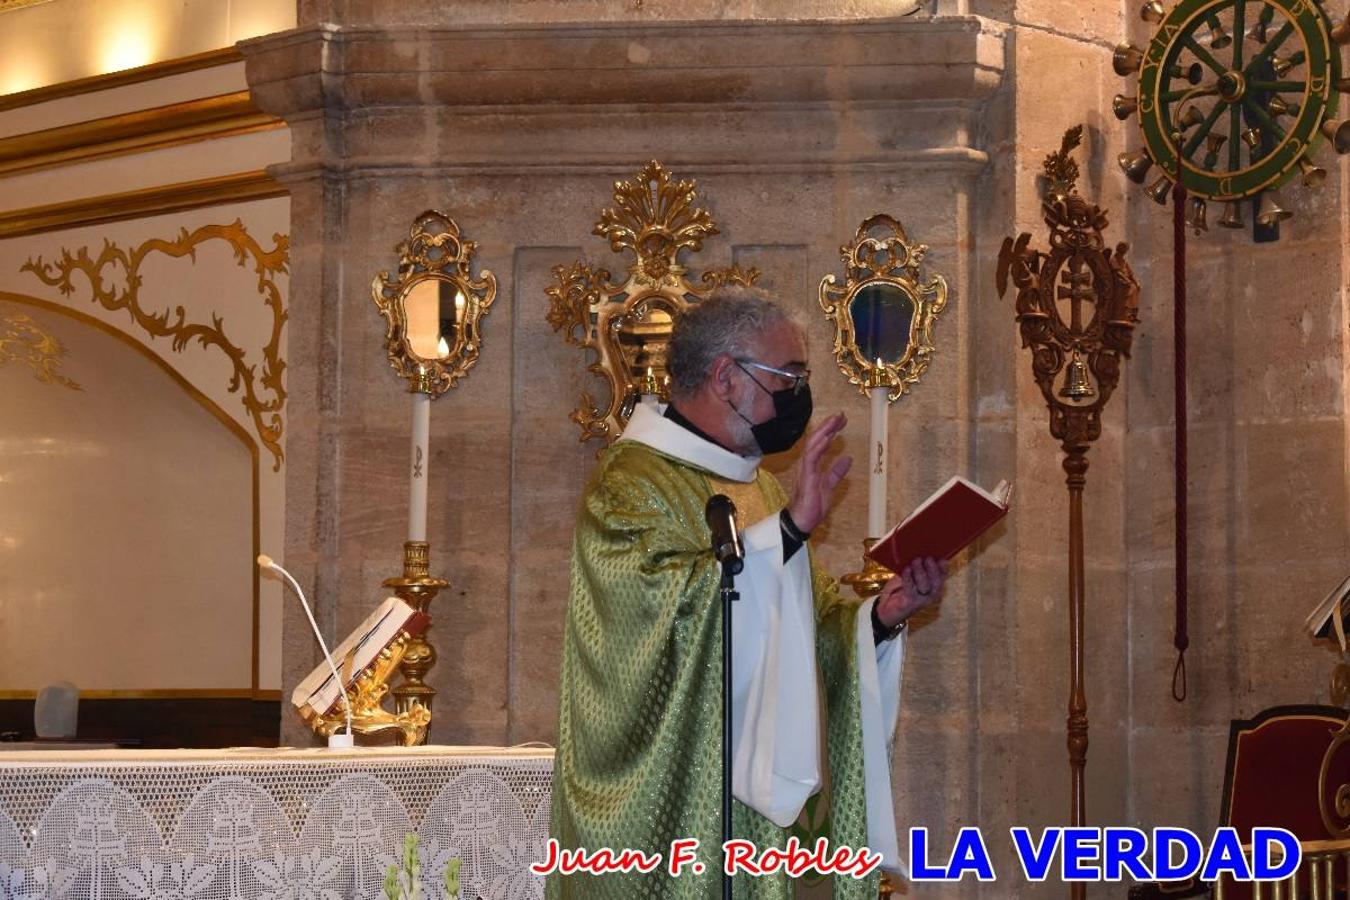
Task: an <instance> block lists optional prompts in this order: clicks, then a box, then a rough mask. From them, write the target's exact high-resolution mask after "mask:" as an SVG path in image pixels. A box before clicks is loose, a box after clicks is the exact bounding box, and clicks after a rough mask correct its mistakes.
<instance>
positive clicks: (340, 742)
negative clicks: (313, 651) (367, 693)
mask: <svg viewBox="0 0 1350 900" xmlns="http://www.w3.org/2000/svg"><path fill="white" fill-rule="evenodd" d="M258 566H259V567H260V568H263V569H267V570H270V571H272V572H276V573H277V574H278V575H280V576H281V577H283V578H285V579H286V580H287V581H289V582H290V584H291V588H292V589H293V590H294V591H295V595H296V596H297V597H299V598H300V605H301V606H303V607H304V608H305V615H306V616H309V625H310V627H311V628H313V629H314V636H315V637H316V638H318V639H319V649H321V650H323V658H324V659H325V660H327V661H328V669H329V671H331V672H332V673H333V681H334V682H336V683H337V686H338V692H339V693H340V694H342V705H343V708H344V710H345V711H346V713H347V733H346V734H336V733H334V734H330V735H329V736H328V746H329V747H354V746H356V738H355V737H353V736H352V702H351V700H349V699H348V698H347V686H346V685H345V684H343V683H342V676H341V675H339V674H338V669H337V664H336V663H334V662H333V654H331V653H329V652H328V644H326V643H325V642H324V639H323V634H322V633H321V632H320V631H319V623H318V622H316V621H314V611H313V610H311V609H310V608H309V601H308V600H306V599H305V592H304V591H302V590H300V585H299V583H298V582H297V581H296V580H295V579H294V578H292V577H291V573H290V572H287V571H286V570H285V569H283V568H282V567H281V566H279V565H277V564H276V562H274V561H273V560H272V557H270V556H268V555H267V554H266V553H260V554H258Z"/></svg>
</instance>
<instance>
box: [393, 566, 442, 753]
mask: <svg viewBox="0 0 1350 900" xmlns="http://www.w3.org/2000/svg"><path fill="white" fill-rule="evenodd" d="M430 572H431V547H430V545H429V544H428V543H427V542H426V541H406V542H405V543H404V544H403V575H402V577H400V578H388V579H385V581H384V582H383V584H384V586H385V587H387V588H392V589H393V591H394V594H395V595H397V596H398V597H399V599H401V600H403V601H404V602H405V603H407V604H408V605H409V606H411V607H412V608H413V609H415V610H417V611H418V612H420V613H422V614H423V615H425V616H427V617H428V618H430V617H431V613H430V612H429V611H428V609H427V607H429V606H430V605H431V601H432V600H434V599H435V598H436V595H437V594H438V593H440V592H441V591H442V590H444V589H445V588H447V587H449V586H450V582H448V581H446V580H445V579H443V578H432V577H431V574H430ZM428 627H430V626H428ZM434 665H436V648H435V647H433V646H432V645H431V644H430V642H428V641H427V639H426V632H425V631H424V632H423V633H422V634H421V635H419V636H417V637H415V638H412V639H411V640H410V641H409V642H408V647H407V649H406V651H405V652H404V653H403V657H402V659H401V660H400V662H399V670H400V671H401V672H402V674H403V682H402V683H401V684H399V685H398V687H396V688H394V689H393V695H394V710H395V712H396V713H397V714H399V715H405V714H406V715H412V714H413V713H414V712H415V711H416V710H422V711H424V712H425V713H426V717H427V723H428V725H430V722H431V715H432V702H433V701H434V700H435V697H436V689H435V688H433V687H431V686H430V685H428V684H427V683H426V680H425V679H426V674H427V672H429V671H431V667H432V666H434ZM426 742H427V734H426V731H425V730H424V731H423V733H422V735H421V739H420V740H419V741H417V743H419V744H425V743H426Z"/></svg>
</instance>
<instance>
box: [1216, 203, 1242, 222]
mask: <svg viewBox="0 0 1350 900" xmlns="http://www.w3.org/2000/svg"><path fill="white" fill-rule="evenodd" d="M1219 224H1220V225H1222V226H1223V227H1224V228H1241V227H1242V225H1243V222H1242V201H1241V200H1229V201H1228V202H1227V203H1225V204H1224V205H1223V218H1222V219H1220V220H1219Z"/></svg>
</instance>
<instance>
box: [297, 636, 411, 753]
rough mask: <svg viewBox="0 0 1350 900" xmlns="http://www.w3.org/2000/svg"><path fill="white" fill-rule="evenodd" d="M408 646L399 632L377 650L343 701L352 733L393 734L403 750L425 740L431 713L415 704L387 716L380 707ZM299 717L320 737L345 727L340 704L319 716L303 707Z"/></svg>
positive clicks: (330, 734)
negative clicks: (391, 641)
mask: <svg viewBox="0 0 1350 900" xmlns="http://www.w3.org/2000/svg"><path fill="white" fill-rule="evenodd" d="M411 643H412V639H411V638H410V637H409V636H408V634H407V632H400V633H399V635H398V637H397V639H395V640H394V641H393V643H391V644H390V645H389V646H388V647H385V648H384V649H383V650H381V651H380V653H379V655H378V656H376V657H375V660H374V662H372V663H371V664H370V665H369V666H367V667H366V668H365V670H363V671H362V672H361V673H360V675H359V676H358V677H357V678H356V679H355V683H354V684H353V685H352V687H351V688H350V689H349V690H348V692H347V701H348V702H349V703H351V709H352V731H353V732H355V733H357V734H364V735H371V734H383V733H386V732H397V737H398V739H399V741H400V743H401V744H402V745H403V746H404V747H415V746H417V745H418V744H420V743H422V742H423V741H424V740H425V739H426V734H427V728H428V727H429V726H430V725H431V710H429V709H427V708H426V707H425V706H422V705H421V704H415V705H413V706H412V707H410V708H409V709H407V710H404V711H400V712H396V713H391V712H389V711H388V710H387V709H385V708H384V706H383V703H384V698H385V696H386V695H387V694H388V693H389V679H390V678H391V677H392V676H393V674H394V672H395V671H396V670H397V669H398V666H399V663H401V662H402V661H403V657H404V655H405V654H406V653H407V652H408V648H409V646H410V645H411ZM300 715H301V718H303V719H304V720H305V722H306V723H307V724H308V725H309V727H310V728H311V729H313V730H314V733H315V734H317V735H319V736H320V737H330V736H332V735H334V734H337V733H338V732H339V731H343V730H344V729H345V728H346V727H347V713H346V709H345V708H344V706H343V704H341V703H339V704H338V705H336V706H335V707H333V711H332V712H330V713H328V714H327V715H320V714H318V713H316V712H314V710H313V709H312V708H310V707H305V708H304V709H303V710H302V711H301V713H300Z"/></svg>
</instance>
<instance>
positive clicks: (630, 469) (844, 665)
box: [547, 289, 946, 900]
mask: <svg viewBox="0 0 1350 900" xmlns="http://www.w3.org/2000/svg"><path fill="white" fill-rule="evenodd" d="M806 358H807V354H806V341H805V336H804V334H803V332H802V330H801V329H800V328H799V327H798V326H797V325H796V324H795V323H794V322H793V321H792V320H791V319H790V317H789V316H788V315H787V314H786V313H785V311H784V310H783V309H782V308H781V307H780V306H778V305H777V304H776V303H774V302H773V301H772V300H771V299H769V298H768V297H767V296H765V295H764V294H762V293H761V292H758V291H753V290H749V289H728V290H723V291H721V292H719V293H718V294H716V295H715V296H713V297H711V298H709V299H708V300H705V301H703V302H702V303H700V304H698V305H697V306H694V307H692V308H691V309H690V310H689V311H688V312H686V313H685V314H684V315H683V316H682V317H681V318H680V319H679V320H678V322H677V323H676V325H675V330H674V333H673V335H672V337H671V344H670V354H669V364H668V368H669V372H670V376H671V381H672V384H671V403H670V405H669V406H667V407H666V408H665V409H664V410H658V409H656V408H652V407H649V406H645V405H639V406H638V407H637V408H636V409H635V410H634V412H633V415H632V417H631V419H630V421H629V423H628V427H627V428H626V429H625V431H624V433H623V435H622V437H621V438H620V439H619V440H618V441H617V442H616V443H615V444H614V445H613V446H612V447H610V448H609V449H608V450H606V451H605V453H604V454H603V455H602V457H601V459H600V461H599V463H598V465H597V466H596V468H595V471H594V472H593V474H592V475H591V478H590V481H589V483H588V485H587V487H586V490H585V493H584V495H583V497H582V500H581V506H580V510H579V512H578V516H577V524H576V532H575V536H574V545H573V554H572V567H571V591H570V596H569V601H568V609H567V622H566V631H565V634H564V638H563V662H562V679H561V698H560V711H559V725H558V751H557V756H556V760H555V764H554V765H555V768H554V782H553V806H552V818H551V836H552V838H553V839H554V840H556V841H557V846H558V847H559V848H561V849H562V850H563V851H568V850H578V849H585V850H587V851H591V852H594V851H598V850H600V849H602V848H609V849H611V850H613V851H615V852H616V853H617V852H618V851H621V850H638V851H642V852H643V853H644V854H648V855H649V856H653V857H654V856H656V855H658V854H659V855H660V856H661V857H662V863H661V865H660V866H659V867H657V868H655V869H654V870H653V871H650V872H640V871H628V872H608V873H604V874H595V873H593V872H587V871H582V872H574V873H573V874H566V875H564V874H559V873H554V874H551V875H550V876H549V879H548V883H547V884H548V896H549V897H550V898H555V900H563V898H586V900H593V898H616V900H619V898H622V900H632V898H644V897H649V898H705V897H706V898H713V897H717V896H719V895H720V890H721V886H720V884H721V877H722V876H721V872H722V864H723V855H722V847H721V834H722V824H721V784H722V767H723V765H729V766H731V768H732V793H733V796H734V801H733V815H732V831H733V836H734V837H736V838H739V839H745V840H748V841H751V842H753V843H754V844H755V845H756V847H757V848H758V850H759V851H760V852H761V853H762V852H763V851H764V850H765V849H767V848H777V849H784V848H786V847H788V846H789V845H788V840H787V835H786V831H785V829H786V828H787V827H788V826H790V825H791V824H792V823H793V822H794V821H795V820H796V818H797V816H798V814H799V813H800V812H801V810H802V807H803V805H804V804H805V802H806V800H807V798H808V797H810V796H811V795H812V794H813V793H815V792H816V791H818V790H819V789H820V787H821V785H822V780H823V778H824V774H825V772H826V771H828V773H829V779H830V783H831V796H832V807H831V825H832V831H831V834H830V835H829V837H830V841H831V844H832V845H833V846H836V847H837V846H841V845H843V846H848V847H850V848H852V849H854V850H860V849H861V848H863V847H864V846H865V847H867V848H869V849H870V850H871V851H872V852H873V853H879V854H880V855H881V867H882V868H885V869H889V870H892V871H895V872H898V873H903V872H904V867H903V865H902V863H901V861H900V859H899V854H898V848H897V841H896V831H895V820H894V813H893V801H892V794H891V780H890V765H889V748H890V740H891V736H892V735H893V733H894V729H895V725H896V719H897V715H898V710H899V694H900V670H901V662H902V660H903V656H904V640H905V636H904V630H905V625H906V622H907V621H908V619H909V617H910V616H912V615H913V614H914V613H915V612H916V611H918V610H920V609H922V608H924V607H926V606H928V605H930V604H932V603H934V602H936V600H937V598H938V595H939V593H940V591H941V588H942V584H943V581H944V579H945V577H946V563H945V562H938V561H934V560H931V559H926V560H920V561H917V562H916V563H914V564H913V565H911V566H909V567H908V568H907V569H906V571H905V572H902V573H901V574H900V575H899V576H898V577H896V578H893V579H891V580H890V581H889V582H888V583H887V584H886V585H885V587H884V588H883V589H882V591H881V594H880V595H879V596H878V597H877V598H875V599H873V600H867V601H864V602H861V603H859V602H857V601H856V600H850V599H846V598H844V597H842V596H841V595H840V593H839V591H838V589H837V587H836V585H835V583H834V582H833V580H832V579H830V578H828V577H827V576H826V575H824V574H823V573H822V572H821V571H820V570H819V569H817V568H816V567H815V566H814V565H813V563H812V560H811V549H810V539H811V533H812V532H813V531H814V530H815V529H816V528H817V526H819V525H820V524H821V522H822V521H824V519H825V517H826V515H827V513H828V512H829V509H830V504H831V500H832V498H833V496H834V492H835V489H836V488H837V487H838V485H839V483H840V482H841V481H842V479H843V478H844V476H845V474H846V473H847V472H848V469H849V465H850V460H849V458H848V457H847V456H841V457H838V458H836V459H833V460H830V459H829V451H830V447H831V444H832V442H833V441H834V439H835V438H836V437H837V436H838V434H839V433H840V431H841V430H842V429H843V428H844V425H845V420H844V416H843V415H842V414H836V415H834V416H831V417H830V418H828V419H826V420H825V421H824V422H822V423H821V424H820V425H819V427H818V428H816V429H815V430H814V431H813V432H812V433H811V435H810V436H809V437H807V438H806V442H805V445H804V446H803V448H802V451H801V456H800V458H799V460H798V463H797V465H796V467H795V471H794V472H793V476H792V485H791V493H790V494H785V492H784V490H783V489H782V487H781V486H780V485H779V483H778V481H777V480H776V479H775V478H774V476H773V475H771V474H770V473H768V472H766V471H765V470H764V469H763V468H762V467H761V465H760V463H761V461H762V459H763V457H764V456H765V455H766V454H773V453H780V452H783V451H785V450H788V449H789V448H791V447H793V446H794V445H795V444H796V443H797V442H798V440H799V439H800V438H801V437H802V435H803V434H804V433H805V431H806V427H807V422H808V420H809V419H810V417H811V411H812V403H811V387H810V372H809V370H808V369H807V365H806ZM714 494H726V495H727V496H729V497H730V498H731V499H732V500H733V502H734V503H735V504H736V507H737V510H738V514H739V521H740V524H741V526H742V529H743V542H744V549H745V568H744V570H743V571H742V572H741V574H740V575H739V576H737V578H736V588H737V590H738V591H739V593H740V600H739V601H738V602H737V603H736V604H735V605H734V612H733V616H734V619H733V622H732V635H733V644H734V646H733V655H732V667H733V670H732V680H733V684H732V686H731V691H732V693H731V698H732V758H731V759H729V760H725V761H724V760H723V759H722V744H721V729H722V713H721V709H722V691H723V685H722V667H721V658H722V657H721V654H722V625H721V602H720V597H719V585H720V575H721V569H720V566H719V565H718V563H717V560H716V559H715V557H714V555H713V552H712V550H711V542H710V536H709V532H708V527H707V525H706V523H705V522H704V507H705V505H706V503H707V501H708V499H709V498H710V497H711V496H713V495H714ZM818 675H819V678H818ZM822 689H823V692H824V696H823V697H821V696H820V693H821V690H822ZM822 701H823V702H822ZM822 708H823V710H824V712H823V713H822ZM822 737H823V738H824V741H823V743H824V746H825V752H824V754H822V752H821V749H820V748H821V744H822V740H821V739H822ZM822 756H823V757H824V758H822ZM691 840H697V841H698V842H699V843H698V849H697V851H696V862H695V863H693V864H685V865H681V866H679V871H678V874H671V873H670V871H669V867H670V866H671V865H672V864H673V862H674V860H673V859H672V858H671V851H672V845H675V844H676V842H686V841H691ZM689 846H690V844H689V843H680V844H679V845H678V848H677V853H676V856H681V855H683V851H684V849H686V848H688V847H689ZM574 858H575V857H574ZM878 877H879V875H878V873H877V872H876V871H875V870H874V871H873V872H872V873H871V874H870V875H868V876H867V877H864V878H861V879H855V878H853V877H852V876H848V875H845V876H836V877H835V884H834V895H835V897H837V898H868V900H871V898H875V897H876V896H877V879H878ZM791 892H792V888H791V885H790V883H789V880H788V878H787V876H786V875H785V874H784V873H783V872H782V871H781V870H780V871H778V872H775V873H773V874H766V875H758V876H755V875H751V874H748V872H747V871H742V872H740V873H738V874H737V875H736V881H735V885H734V893H735V896H736V897H738V898H755V900H761V898H765V900H767V898H784V900H786V898H788V897H790V896H791Z"/></svg>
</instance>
